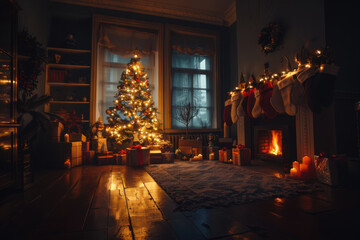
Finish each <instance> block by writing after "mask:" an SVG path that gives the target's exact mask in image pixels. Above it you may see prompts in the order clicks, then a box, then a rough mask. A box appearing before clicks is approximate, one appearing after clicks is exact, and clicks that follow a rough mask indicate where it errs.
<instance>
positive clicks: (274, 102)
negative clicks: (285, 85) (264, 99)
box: [270, 84, 285, 114]
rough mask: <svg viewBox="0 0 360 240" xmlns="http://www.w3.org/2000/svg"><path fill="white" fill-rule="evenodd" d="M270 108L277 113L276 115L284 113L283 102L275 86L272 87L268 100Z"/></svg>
mask: <svg viewBox="0 0 360 240" xmlns="http://www.w3.org/2000/svg"><path fill="white" fill-rule="evenodd" d="M270 103H271V106H272V107H273V108H274V109H275V110H276V111H277V112H278V113H281V114H282V113H285V107H284V102H283V100H282V97H281V93H280V90H279V87H278V85H277V84H275V85H274V87H273V92H272V96H271V98H270Z"/></svg>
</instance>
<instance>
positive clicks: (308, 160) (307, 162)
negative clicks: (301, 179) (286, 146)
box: [302, 156, 311, 166]
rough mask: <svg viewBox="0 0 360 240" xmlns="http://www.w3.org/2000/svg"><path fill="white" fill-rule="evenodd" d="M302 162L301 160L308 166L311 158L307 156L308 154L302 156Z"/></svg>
mask: <svg viewBox="0 0 360 240" xmlns="http://www.w3.org/2000/svg"><path fill="white" fill-rule="evenodd" d="M302 162H303V164H306V165H308V166H310V164H311V158H309V157H308V156H305V157H303V159H302Z"/></svg>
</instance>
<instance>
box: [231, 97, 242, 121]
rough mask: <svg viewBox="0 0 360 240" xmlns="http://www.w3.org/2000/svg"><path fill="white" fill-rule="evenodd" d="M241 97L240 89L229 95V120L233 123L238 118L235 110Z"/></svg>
mask: <svg viewBox="0 0 360 240" xmlns="http://www.w3.org/2000/svg"><path fill="white" fill-rule="evenodd" d="M241 98H242V94H241V92H240V91H238V92H236V93H235V94H234V95H233V96H231V120H232V122H233V123H236V121H237V120H238V114H237V112H236V110H237V107H238V106H239V104H240V101H241Z"/></svg>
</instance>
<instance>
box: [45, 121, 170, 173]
mask: <svg viewBox="0 0 360 240" xmlns="http://www.w3.org/2000/svg"><path fill="white" fill-rule="evenodd" d="M63 129H64V126H63V124H62V123H61V122H54V123H53V126H52V133H51V140H50V141H49V144H48V145H49V146H48V148H47V149H48V151H47V152H48V154H47V155H49V154H51V155H52V156H54V157H52V158H51V159H50V163H49V165H51V166H52V167H63V166H65V167H66V168H72V167H76V166H79V165H108V164H114V165H128V166H142V165H147V164H151V163H173V162H174V153H173V150H172V149H173V147H172V145H171V144H170V143H169V142H162V143H161V144H160V145H149V146H147V147H143V146H141V145H136V146H132V147H129V148H126V149H124V150H120V151H117V152H113V151H109V150H108V146H107V139H106V138H104V137H102V136H96V137H94V138H93V139H90V140H88V139H87V138H86V137H85V136H84V135H83V134H82V133H69V134H63Z"/></svg>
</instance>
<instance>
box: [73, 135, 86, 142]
mask: <svg viewBox="0 0 360 240" xmlns="http://www.w3.org/2000/svg"><path fill="white" fill-rule="evenodd" d="M70 142H86V137H85V136H84V134H82V133H70Z"/></svg>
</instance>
